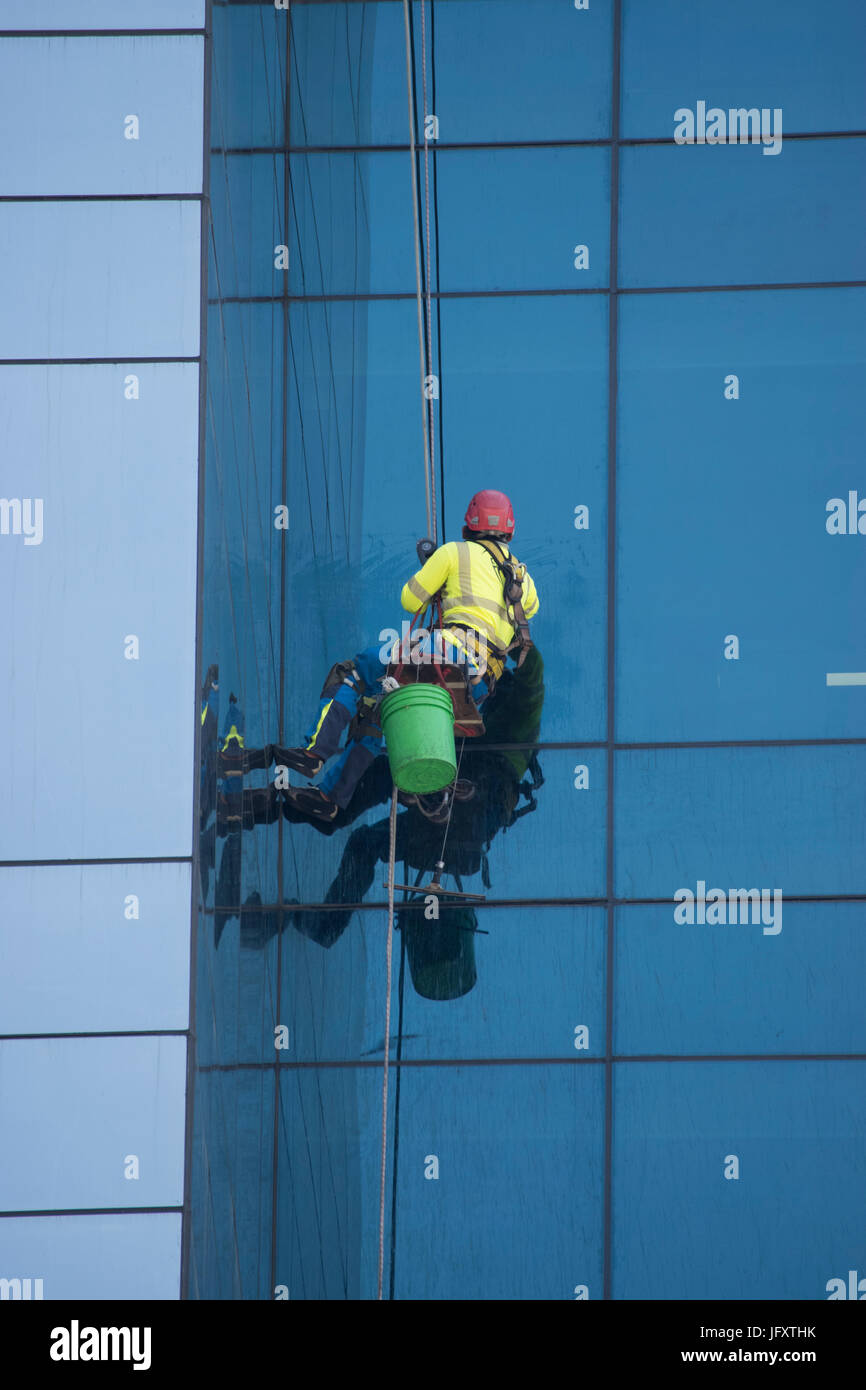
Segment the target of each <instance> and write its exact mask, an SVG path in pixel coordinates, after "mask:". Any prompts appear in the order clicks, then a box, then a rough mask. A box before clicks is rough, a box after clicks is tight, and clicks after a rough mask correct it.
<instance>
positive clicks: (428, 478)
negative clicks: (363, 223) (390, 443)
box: [403, 0, 437, 541]
mask: <svg viewBox="0 0 866 1390" xmlns="http://www.w3.org/2000/svg"><path fill="white" fill-rule="evenodd" d="M403 19H404V25H405V30H406V93H407V97H408V101H409V158H410V160H411V162H412V163H411V168H412V215H413V217H414V221H415V288H416V298H417V304H418V352H419V357H420V365H421V421H422V428H423V433H424V490H425V493H426V497H427V531H428V534H429V535H430V536H431V537H432V539H433V540H434V541H435V540H437V536H436V499H435V481H434V477H433V460H432V454H431V441H430V436H429V433H428V417H427V406H426V401H425V393H424V375H425V373H424V367H425V363H424V309H423V294H422V289H421V214H420V210H419V208H418V188H417V185H416V183H415V151H416V145H415V87H414V83H413V80H412V30H411V26H410V22H409V0H403ZM425 143H426V138H425ZM431 484H432V492H431Z"/></svg>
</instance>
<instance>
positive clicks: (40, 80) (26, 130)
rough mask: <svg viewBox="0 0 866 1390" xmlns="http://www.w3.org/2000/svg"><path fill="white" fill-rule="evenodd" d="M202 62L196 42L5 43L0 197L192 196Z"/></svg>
mask: <svg viewBox="0 0 866 1390" xmlns="http://www.w3.org/2000/svg"><path fill="white" fill-rule="evenodd" d="M203 64H204V51H203V43H202V40H201V39H196V38H176V39H173V38H159V39H143V38H136V39H116V38H113V39H93V38H91V39H88V40H86V41H82V40H81V39H5V40H4V42H3V45H2V47H0V124H2V126H3V127H5V128H6V129H13V128H14V130H15V138H14V140H8V141H5V142H4V143H3V144H2V145H0V180H2V186H3V192H4V194H5V195H7V196H8V195H12V194H29V193H50V194H59V193H198V192H200V191H201V148H202V81H203ZM46 91H50V92H51V101H50V102H46V101H45V100H44V93H45V92H46ZM59 110H62V111H63V119H62V120H58V116H57V113H58V111H59ZM132 117H134V118H135V121H136V122H137V124H133V123H132V121H131V118H132Z"/></svg>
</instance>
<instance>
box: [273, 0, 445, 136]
mask: <svg viewBox="0 0 866 1390" xmlns="http://www.w3.org/2000/svg"><path fill="white" fill-rule="evenodd" d="M440 8H441V7H440ZM413 9H414V10H415V12H416V20H417V24H418V26H419V28H418V45H417V47H418V52H419V53H420V22H421V18H420V9H419V8H418V7H417V5H415V6H413ZM428 22H429V10H428ZM291 26H292V34H291V45H292V76H293V80H292V84H291V135H292V143H293V144H294V145H370V144H373V145H394V144H408V139H409V102H408V97H407V93H406V37H405V27H404V19H403V6H402V5H393V4H390V3H387V2H386V3H383V4H375V3H374V4H364V5H345V4H333V5H328V4H322V5H319V4H317V5H296V6H295V7H294V9H293V10H292V19H291ZM418 79H419V80H420V67H419V71H418ZM422 133H423V132H422Z"/></svg>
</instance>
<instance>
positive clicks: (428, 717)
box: [382, 681, 457, 795]
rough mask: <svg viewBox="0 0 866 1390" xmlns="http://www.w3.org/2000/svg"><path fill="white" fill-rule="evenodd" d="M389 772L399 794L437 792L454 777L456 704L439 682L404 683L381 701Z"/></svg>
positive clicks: (455, 766) (455, 770) (455, 771)
mask: <svg viewBox="0 0 866 1390" xmlns="http://www.w3.org/2000/svg"><path fill="white" fill-rule="evenodd" d="M382 732H383V733H384V735H385V746H386V747H387V749H388V761H389V762H390V764H391V776H392V777H393V778H394V782H395V783H396V785H397V786H398V787H399V788H400V790H401V792H415V793H416V795H423V794H424V793H425V792H438V791H441V790H442V788H443V787H447V786H448V785H449V783H451V782H453V781H454V778H455V776H456V775H457V759H456V757H455V754H454V706H453V705H452V703H451V696H450V695H449V694H448V691H447V690H443V689H442V687H441V686H438V685H426V684H422V683H421V682H420V681H419V682H417V683H416V684H415V685H404V686H401V687H400V689H399V690H395V691H393V692H392V693H391V694H390V695H386V696H385V699H384V700H383V701H382Z"/></svg>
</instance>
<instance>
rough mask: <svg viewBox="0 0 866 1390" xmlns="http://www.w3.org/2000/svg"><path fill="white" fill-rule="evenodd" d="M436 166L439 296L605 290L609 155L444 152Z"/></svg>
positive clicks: (571, 151)
mask: <svg viewBox="0 0 866 1390" xmlns="http://www.w3.org/2000/svg"><path fill="white" fill-rule="evenodd" d="M383 158H384V156H383ZM437 164H438V177H439V207H438V220H439V248H438V249H439V262H438V263H439V287H440V289H443V290H476V291H477V290H494V289H495V290H503V289H504V290H509V289H524V290H525V289H581V290H585V289H594V288H596V287H599V286H603V285H606V284H607V281H608V252H609V243H610V154H609V152H608V150H607V149H534V150H519V149H518V150H492V151H491V150H443V151H442V152H441V153H440V154H439V155H437ZM409 244H410V246H411V239H410V243H409ZM583 247H585V248H586V251H585V252H584V251H583V250H580V249H579V248H583ZM434 254H435V252H434ZM584 258H585V260H586V264H585V268H581V269H577V268H576V265H575V262H576V261H578V260H579V259H580V260H583V259H584ZM388 288H397V286H396V285H393V286H391V285H389V286H388ZM399 288H405V286H403V285H400V286H399Z"/></svg>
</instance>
